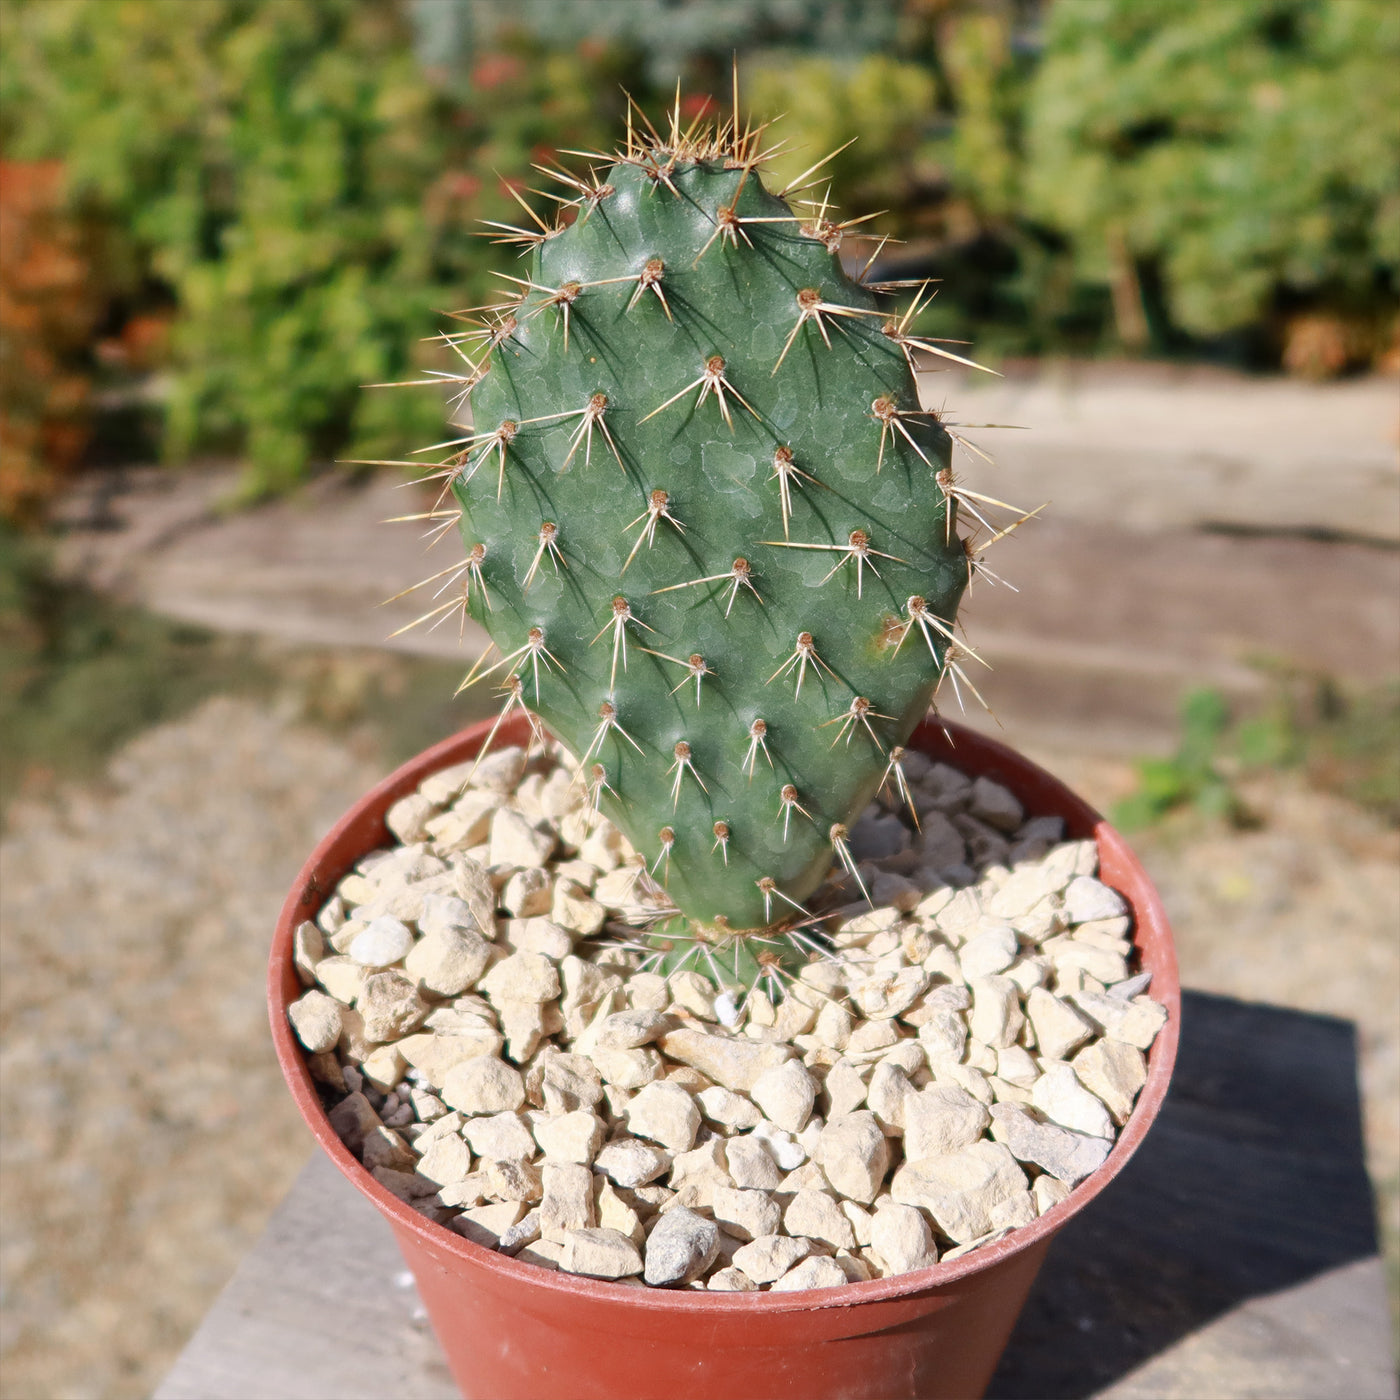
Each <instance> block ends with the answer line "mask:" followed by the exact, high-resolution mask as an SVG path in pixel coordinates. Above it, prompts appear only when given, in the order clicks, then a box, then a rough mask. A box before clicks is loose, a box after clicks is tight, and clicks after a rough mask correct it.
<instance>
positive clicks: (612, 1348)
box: [268, 723, 1181, 1400]
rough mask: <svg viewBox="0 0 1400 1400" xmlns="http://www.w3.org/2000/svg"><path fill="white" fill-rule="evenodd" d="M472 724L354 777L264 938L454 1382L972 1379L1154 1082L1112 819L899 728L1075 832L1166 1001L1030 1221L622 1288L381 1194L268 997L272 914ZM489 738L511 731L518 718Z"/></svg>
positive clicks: (1054, 787) (740, 1384)
mask: <svg viewBox="0 0 1400 1400" xmlns="http://www.w3.org/2000/svg"><path fill="white" fill-rule="evenodd" d="M486 729H487V726H486V725H485V724H481V725H477V726H474V727H473V728H471V729H468V730H465V731H464V732H463V733H461V734H459V735H457V736H456V737H455V738H452V739H449V740H447V741H446V742H444V743H441V744H438V745H437V746H436V747H434V748H431V749H429V750H427V751H426V752H425V753H423V754H420V755H419V757H417V758H416V759H414V760H413V761H412V762H410V763H407V764H405V765H404V766H403V767H402V768H400V769H399V770H398V771H397V772H396V773H394V774H393V775H392V776H391V777H390V778H388V779H386V780H385V781H384V782H383V783H381V784H380V785H379V786H378V787H377V788H375V789H374V790H373V791H372V792H370V793H369V794H368V795H367V796H366V797H365V798H364V799H363V800H362V801H361V802H359V803H358V804H357V805H356V806H355V807H354V808H353V809H352V810H351V811H350V812H348V813H347V814H346V815H345V817H344V818H343V819H342V820H341V821H340V822H339V823H338V824H337V826H336V827H335V829H334V830H333V831H331V833H330V834H329V835H328V836H327V837H326V838H325V840H324V841H322V842H321V844H320V846H318V847H317V849H316V852H315V854H314V855H313V856H312V857H311V859H310V860H309V861H308V862H307V864H306V866H305V868H304V869H303V870H302V872H301V874H300V876H299V877H298V878H297V882H296V885H295V886H294V887H293V889H292V892H291V894H290V895H289V896H288V898H287V902H286V904H285V905H284V906H283V909H282V915H281V919H280V921H279V923H278V926H277V934H276V938H275V940H274V943H273V947H272V958H271V966H270V970H269V983H268V986H269V996H270V1006H271V1018H272V1034H273V1039H274V1040H275V1042H276V1046H277V1055H278V1058H279V1060H280V1061H281V1064H282V1070H283V1073H284V1074H285V1075H286V1078H287V1083H288V1085H289V1086H290V1087H291V1091H292V1095H293V1097H294V1098H295V1099H296V1101H297V1104H298V1106H299V1107H300V1108H301V1111H302V1114H303V1116H304V1117H305V1119H306V1121H307V1123H308V1124H309V1125H310V1128H311V1131H312V1132H313V1133H314V1134H315V1136H316V1138H317V1140H318V1141H319V1142H320V1144H321V1146H322V1147H323V1148H324V1149H325V1150H326V1152H327V1153H329V1154H330V1157H331V1160H332V1161H334V1162H335V1164H336V1166H338V1167H339V1168H340V1170H341V1171H342V1172H344V1173H345V1175H346V1176H347V1177H348V1178H349V1179H350V1180H351V1181H352V1182H354V1184H355V1185H356V1186H357V1187H359V1189H360V1190H361V1191H362V1192H364V1194H365V1195H366V1196H368V1197H369V1199H370V1200H371V1201H373V1202H374V1204H375V1205H376V1206H377V1207H378V1208H379V1210H380V1211H382V1212H383V1214H384V1215H385V1216H386V1217H387V1218H388V1221H389V1224H390V1225H391V1226H392V1227H393V1230H394V1234H395V1235H396V1236H397V1238H398V1241H399V1244H400V1246H401V1247H402V1249H403V1254H404V1258H405V1260H406V1261H407V1263H408V1265H409V1267H410V1269H411V1270H412V1271H413V1274H414V1277H415V1278H416V1279H417V1282H418V1289H419V1292H420V1293H421V1295H422V1298H423V1302H424V1304H425V1305H426V1307H427V1310H428V1315H429V1317H430V1318H431V1320H432V1323H433V1327H434V1328H435V1330H436V1332H437V1335H438V1339H439V1341H440V1342H441V1343H442V1347H443V1350H444V1352H445V1353H446V1356H447V1362H448V1365H449V1366H450V1368H451V1370H452V1374H453V1377H454V1378H455V1380H456V1382H457V1384H458V1386H460V1388H461V1390H462V1393H463V1395H464V1396H466V1397H469V1398H472V1400H721V1397H743V1400H756V1397H765V1398H766V1400H837V1398H838V1397H839V1398H840V1400H892V1397H926V1398H931V1397H975V1396H980V1395H981V1394H982V1393H983V1391H984V1390H985V1388H986V1386H987V1383H988V1381H989V1380H990V1378H991V1375H992V1372H993V1370H994V1369H995V1367H996V1364H997V1360H998V1358H999V1357H1000V1355H1001V1352H1002V1350H1003V1348H1004V1347H1005V1345H1006V1342H1007V1339H1008V1338H1009V1337H1010V1335H1011V1329H1012V1327H1013V1326H1014V1324H1015V1322H1016V1318H1017V1315H1018V1314H1019V1312H1020V1310H1021V1307H1022V1304H1023V1303H1024V1301H1025V1298H1026V1294H1027V1292H1028V1291H1029V1289H1030V1286H1031V1283H1032V1282H1033V1281H1034V1279H1035V1275H1036V1272H1037V1270H1038V1269H1039V1267H1040V1263H1041V1260H1042V1259H1043V1257H1044V1255H1045V1251H1046V1248H1047V1246H1048V1245H1049V1243H1050V1239H1051V1236H1052V1235H1054V1233H1055V1232H1056V1231H1057V1230H1058V1229H1060V1227H1061V1226H1063V1225H1064V1224H1065V1222H1066V1221H1067V1220H1069V1219H1070V1217H1071V1216H1073V1215H1075V1214H1076V1213H1077V1212H1078V1211H1080V1210H1082V1209H1083V1208H1084V1207H1085V1206H1086V1205H1088V1204H1089V1202H1090V1201H1092V1200H1093V1198H1094V1197H1095V1196H1097V1195H1098V1193H1099V1192H1100V1191H1102V1190H1103V1189H1104V1187H1106V1186H1107V1185H1108V1184H1109V1182H1110V1181H1112V1180H1113V1178H1114V1177H1115V1176H1116V1175H1117V1174H1118V1173H1119V1172H1120V1171H1121V1170H1122V1168H1123V1165H1124V1163H1126V1162H1127V1160H1128V1158H1129V1157H1130V1156H1132V1154H1133V1152H1134V1150H1135V1149H1136V1148H1137V1146H1138V1144H1139V1143H1140V1142H1141V1141H1142V1139H1143V1137H1144V1135H1145V1134H1146V1133H1147V1130H1148V1128H1149V1127H1150V1126H1151V1124H1152V1121H1153V1119H1154V1118H1155V1117H1156V1114H1157V1110H1158V1109H1159V1108H1160V1106H1161V1103H1162V1099H1163V1097H1164V1095H1165V1094H1166V1091H1167V1081H1168V1079H1169V1078H1170V1076H1171V1070H1172V1063H1173V1061H1174V1059H1175V1056H1176V1047H1177V1038H1178V1030H1179V1025H1180V1015H1181V996H1180V982H1179V980H1178V976H1177V969H1176V955H1175V950H1174V948H1173V946H1172V940H1171V933H1170V931H1169V929H1168V928H1167V923H1166V918H1165V916H1164V914H1163V912H1162V906H1161V902H1160V900H1159V899H1158V897H1157V894H1156V891H1155V890H1154V889H1153V887H1152V885H1151V883H1150V882H1149V880H1148V878H1147V876H1146V874H1145V873H1144V871H1143V869H1142V867H1141V865H1139V863H1138V861H1137V860H1136V858H1135V857H1134V856H1133V854H1132V852H1131V851H1130V850H1129V849H1128V847H1127V845H1126V844H1125V843H1124V841H1123V838H1122V837H1121V836H1120V835H1119V834H1118V833H1117V832H1116V831H1114V830H1113V828H1111V827H1110V826H1109V825H1108V824H1107V823H1106V822H1104V821H1103V820H1102V818H1100V817H1099V816H1098V814H1097V813H1095V812H1094V811H1093V810H1092V809H1091V808H1090V807H1088V806H1087V805H1086V804H1085V803H1084V802H1082V801H1080V799H1079V798H1077V797H1076V796H1075V795H1074V794H1073V793H1072V792H1070V791H1069V790H1068V789H1067V788H1066V787H1064V785H1063V784H1061V783H1059V782H1058V781H1056V780H1055V779H1054V778H1052V777H1051V776H1050V775H1049V774H1047V773H1045V772H1043V771H1042V770H1041V769H1039V768H1037V767H1035V766H1034V765H1033V764H1031V763H1029V762H1028V761H1027V760H1026V759H1024V758H1022V757H1020V756H1019V755H1018V754H1016V753H1014V752H1013V751H1012V750H1010V749H1008V748H1006V747H1005V746H1004V745H1002V744H999V743H996V742H995V741H994V740H991V739H987V738H984V737H982V736H981V735H978V734H975V733H973V732H972V731H970V730H967V729H963V728H961V727H960V726H957V725H952V724H949V725H947V726H944V725H942V724H925V725H923V726H922V727H921V728H920V729H919V730H918V731H917V733H916V734H915V736H914V738H913V740H912V741H911V744H912V746H913V747H917V748H919V749H920V750H922V751H923V752H924V753H926V754H928V755H929V756H930V757H932V758H937V759H943V760H946V761H948V762H951V763H954V764H956V765H957V766H958V767H959V768H961V769H963V770H964V771H965V772H968V773H971V774H985V775H986V776H987V777H990V778H993V779H995V780H996V781H997V782H999V783H1002V784H1004V785H1005V786H1006V787H1008V788H1010V789H1011V791H1012V792H1014V793H1015V794H1016V796H1017V797H1018V798H1020V800H1021V802H1022V803H1023V804H1024V805H1025V807H1026V810H1027V811H1028V812H1031V813H1033V814H1036V815H1049V814H1055V815H1058V816H1061V817H1063V818H1064V820H1065V824H1066V827H1067V829H1068V831H1069V834H1070V835H1071V836H1073V837H1076V838H1082V837H1088V836H1092V837H1094V838H1095V839H1096V840H1097V842H1098V845H1099V860H1100V874H1101V877H1102V878H1103V879H1104V880H1105V881H1106V882H1107V883H1108V884H1110V885H1112V886H1113V887H1114V888H1116V889H1117V890H1119V891H1120V892H1121V893H1122V894H1123V895H1124V897H1125V898H1127V900H1128V901H1129V902H1130V903H1131V905H1132V907H1133V913H1134V916H1135V924H1136V931H1135V938H1136V941H1137V944H1138V947H1139V949H1140V950H1141V954H1142V964H1143V966H1144V968H1147V969H1150V970H1151V972H1152V974H1153V981H1152V995H1153V996H1154V997H1155V998H1157V999H1158V1000H1160V1001H1162V1002H1164V1003H1165V1004H1166V1006H1167V1008H1168V1011H1169V1013H1170V1014H1169V1018H1168V1020H1167V1024H1166V1025H1165V1027H1164V1028H1163V1029H1162V1031H1161V1033H1160V1034H1159V1035H1158V1037H1157V1040H1156V1043H1155V1044H1154V1045H1153V1047H1152V1051H1151V1053H1150V1055H1149V1057H1148V1064H1149V1069H1148V1079H1147V1084H1146V1086H1145V1087H1144V1088H1143V1091H1142V1093H1141V1095H1140V1096H1139V1098H1138V1102H1137V1107H1136V1109H1135V1110H1134V1112H1133V1115H1132V1117H1131V1119H1130V1120H1129V1121H1128V1123H1127V1125H1126V1127H1125V1128H1124V1129H1123V1131H1122V1132H1121V1134H1120V1135H1119V1138H1118V1141H1117V1144H1116V1145H1115V1147H1114V1149H1113V1152H1112V1153H1111V1155H1110V1156H1109V1158H1108V1161H1107V1162H1106V1163H1105V1164H1104V1166H1103V1167H1102V1168H1101V1169H1100V1170H1099V1171H1097V1172H1096V1173H1095V1174H1094V1175H1093V1176H1091V1177H1090V1178H1089V1179H1088V1180H1086V1181H1084V1182H1082V1183H1081V1184H1080V1185H1079V1187H1078V1188H1077V1189H1076V1190H1075V1191H1074V1192H1073V1194H1072V1195H1071V1196H1070V1197H1069V1198H1068V1200H1066V1201H1064V1202H1062V1203H1061V1204H1060V1205H1058V1206H1056V1207H1055V1208H1054V1209H1052V1210H1050V1211H1048V1212H1047V1213H1046V1214H1045V1215H1043V1216H1041V1217H1040V1218H1039V1219H1037V1220H1035V1221H1034V1222H1033V1223H1032V1224H1030V1225H1027V1226H1025V1227H1024V1228H1022V1229H1019V1230H1016V1231H1015V1232H1014V1233H1013V1234H1011V1235H1010V1236H1008V1237H1007V1238H1005V1239H1003V1240H1001V1241H1000V1242H998V1243H995V1244H991V1245H988V1246H986V1247H984V1248H982V1249H980V1250H977V1251H975V1252H973V1253H972V1254H969V1255H965V1256H964V1257H963V1258H961V1259H957V1260H955V1261H953V1262H952V1263H949V1264H938V1265H935V1266H934V1267H932V1268H929V1269H924V1270H921V1271H919V1272H917V1273H911V1274H902V1275H899V1276H898V1277H895V1278H887V1279H875V1280H871V1281H870V1282H868V1283H855V1284H848V1285H846V1286H845V1287H841V1288H827V1289H820V1290H812V1291H810V1292H797V1293H707V1292H703V1291H694V1290H680V1291H666V1290H661V1289H641V1288H627V1287H622V1286H619V1285H617V1284H610V1283H601V1282H596V1281H593V1280H590V1279H583V1278H577V1277H574V1276H571V1275H568V1274H563V1273H555V1272H551V1271H548V1270H545V1269H541V1268H538V1267H536V1266H533V1265H529V1264H522V1263H517V1262H516V1261H515V1260H513V1259H509V1258H506V1257H504V1256H502V1255H500V1254H495V1253H493V1252H492V1251H490V1250H488V1249H484V1248H482V1247H480V1246H479V1245H475V1244H472V1243H469V1242H468V1241H466V1240H464V1239H462V1238H461V1237H460V1236H459V1235H456V1234H454V1233H453V1232H452V1231H450V1230H448V1229H446V1228H444V1227H442V1226H439V1225H435V1224H433V1223H431V1222H430V1221H428V1220H426V1219H424V1217H423V1216H421V1215H418V1214H417V1213H416V1212H415V1211H413V1210H411V1209H409V1207H408V1206H406V1205H404V1204H403V1203H402V1202H400V1201H398V1200H397V1199H396V1198H395V1197H393V1196H391V1195H390V1194H389V1193H388V1192H387V1191H386V1190H384V1189H383V1187H381V1186H380V1185H379V1183H378V1182H376V1181H375V1180H374V1179H373V1178H372V1177H371V1176H370V1175H369V1173H368V1172H367V1171H366V1170H365V1169H364V1168H363V1167H362V1166H361V1165H360V1163H359V1162H358V1161H356V1159H355V1158H354V1157H353V1156H351V1154H350V1153H349V1152H348V1151H346V1149H345V1148H344V1147H343V1146H342V1145H341V1143H340V1141H339V1139H338V1138H337V1137H336V1135H335V1133H334V1132H333V1131H332V1130H331V1127H330V1125H329V1123H328V1122H327V1121H326V1115H325V1112H324V1110H323V1109H322V1107H321V1103H320V1100H319V1098H318V1097H317V1093H316V1089H315V1087H314V1085H313V1082H312V1079H311V1077H310V1074H309V1072H308V1070H307V1068H306V1064H305V1062H304V1060H303V1057H302V1053H301V1049H300V1047H299V1046H298V1044H297V1043H296V1041H295V1039H294V1038H293V1036H292V1034H291V1032H290V1030H289V1028H288V1024H287V1016H286V1011H287V1006H288V1004H289V1003H290V1002H291V1001H292V1000H294V999H295V998H296V997H297V996H299V995H300V994H301V991H302V988H301V986H300V984H299V983H298V981H297V977H296V973H295V970H294V968H293V966H292V932H293V930H294V929H295V928H296V926H297V924H298V923H300V922H301V921H302V920H303V919H307V918H311V917H313V916H314V915H315V914H316V912H317V911H318V910H319V908H320V906H321V904H322V902H323V901H324V900H325V899H326V898H327V896H328V895H329V894H330V892H331V891H332V890H334V888H335V886H336V883H337V881H338V880H339V879H340V878H341V876H343V875H344V874H345V873H346V871H348V870H349V869H350V868H351V867H352V866H353V864H354V863H355V862H356V861H357V860H358V859H359V858H360V857H361V856H363V855H365V854H366V853H367V852H369V851H372V850H374V849H376V848H377V847H379V846H382V845H385V844H387V843H388V842H390V841H391V840H392V837H391V836H390V833H389V832H388V830H387V828H386V827H385V825H384V820H383V818H384V813H385V811H386V810H387V809H388V808H389V806H390V805H391V804H392V803H393V802H394V801H396V800H397V799H398V798H400V797H402V796H404V795H405V794H406V793H409V792H411V791H413V790H414V789H415V788H416V787H417V786H418V785H419V783H421V782H422V781H423V779H425V778H426V777H427V776H428V775H429V774H431V773H433V772H435V771H436V770H437V769H439V768H444V767H447V766H449V765H451V764H454V763H460V762H462V761H463V760H464V759H467V758H470V757H472V756H473V755H474V754H475V753H476V751H477V748H478V747H479V746H480V744H481V743H482V741H483V739H484V737H485V733H486ZM500 737H501V739H502V742H524V739H525V729H524V725H523V723H522V724H521V725H520V726H519V731H518V732H513V733H509V734H507V733H504V732H503V734H502V736H500Z"/></svg>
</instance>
